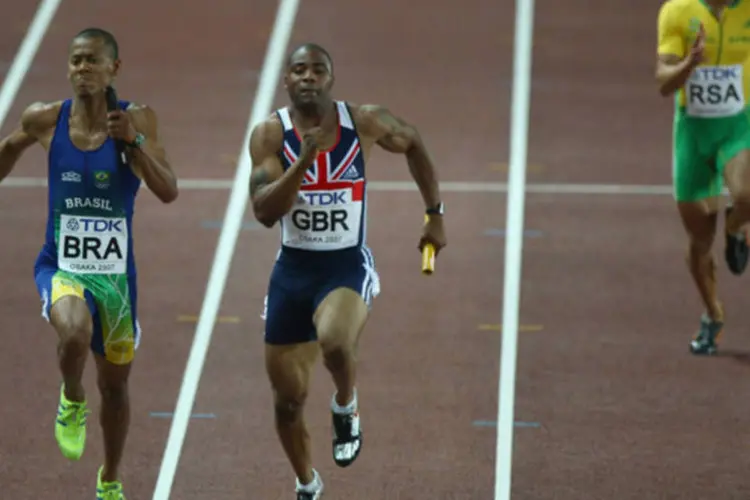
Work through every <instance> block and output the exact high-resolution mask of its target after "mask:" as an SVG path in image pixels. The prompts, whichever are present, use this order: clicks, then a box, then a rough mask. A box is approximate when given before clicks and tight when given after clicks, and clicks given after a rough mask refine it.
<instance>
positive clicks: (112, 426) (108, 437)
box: [94, 353, 131, 482]
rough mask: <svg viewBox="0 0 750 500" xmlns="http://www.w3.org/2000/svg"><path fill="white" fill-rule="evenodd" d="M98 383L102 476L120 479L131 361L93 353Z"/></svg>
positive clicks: (127, 426) (127, 423) (114, 479)
mask: <svg viewBox="0 0 750 500" xmlns="http://www.w3.org/2000/svg"><path fill="white" fill-rule="evenodd" d="M94 359H95V360H96V369H97V370H96V371H97V378H96V382H97V386H98V388H99V393H100V395H101V407H100V410H99V424H100V425H101V428H102V434H103V438H104V467H103V468H102V471H101V480H102V481H104V482H113V481H118V480H119V466H120V461H121V460H122V455H123V451H124V449H125V441H126V439H127V436H128V428H129V426H130V398H129V394H128V378H129V377H130V367H131V364H126V365H115V364H113V363H110V362H109V361H107V360H106V359H105V358H104V356H103V355H102V354H99V353H95V354H94Z"/></svg>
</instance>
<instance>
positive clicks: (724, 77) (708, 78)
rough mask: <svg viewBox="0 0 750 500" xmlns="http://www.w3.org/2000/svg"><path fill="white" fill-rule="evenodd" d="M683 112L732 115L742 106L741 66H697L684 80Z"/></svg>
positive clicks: (717, 115)
mask: <svg viewBox="0 0 750 500" xmlns="http://www.w3.org/2000/svg"><path fill="white" fill-rule="evenodd" d="M685 99H686V102H687V114H688V115H690V116H699V117H707V118H712V117H722V116H732V115H736V114H738V113H740V112H742V111H743V110H744V109H745V95H744V82H743V78H742V66H741V65H739V64H735V65H730V66H699V67H697V68H695V69H694V70H693V73H692V74H691V75H690V78H689V79H688V81H687V83H685Z"/></svg>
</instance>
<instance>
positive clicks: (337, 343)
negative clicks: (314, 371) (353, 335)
mask: <svg viewBox="0 0 750 500" xmlns="http://www.w3.org/2000/svg"><path fill="white" fill-rule="evenodd" d="M324 339H325V340H321V342H320V346H321V351H322V352H323V361H324V363H325V366H326V368H328V369H329V370H332V371H337V370H343V369H344V368H345V367H346V366H347V364H349V362H350V361H351V359H352V357H353V356H354V346H353V345H351V343H350V342H349V341H348V336H347V335H346V334H342V335H338V336H332V337H324Z"/></svg>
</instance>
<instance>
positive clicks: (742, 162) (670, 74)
mask: <svg viewBox="0 0 750 500" xmlns="http://www.w3.org/2000/svg"><path fill="white" fill-rule="evenodd" d="M657 53H658V59H657V66H656V79H657V81H658V83H659V90H660V92H661V95H663V96H671V95H673V94H674V95H675V116H674V144H673V166H672V169H673V181H674V196H675V199H676V201H677V206H678V209H679V213H680V216H681V218H682V222H683V225H684V227H685V230H686V232H687V234H688V237H689V250H688V256H687V261H688V267H689V269H690V272H691V274H692V276H693V279H694V281H695V284H696V286H697V288H698V291H699V292H700V296H701V298H702V300H703V303H704V304H705V307H706V310H705V313H704V314H703V316H702V318H701V325H700V329H699V331H698V333H697V334H696V335H695V337H694V338H693V340H692V341H691V343H690V351H691V352H692V353H694V354H713V353H715V352H716V350H717V339H718V337H719V335H720V334H721V333H722V329H723V326H724V308H723V306H722V303H721V301H720V300H719V297H718V293H717V289H716V287H717V283H716V264H715V261H714V258H713V255H712V246H713V242H714V236H715V232H716V226H717V218H718V217H717V214H718V211H719V198H720V196H721V193H722V188H723V187H724V185H725V184H726V187H727V189H728V191H729V194H730V197H731V201H730V203H729V204H728V206H727V207H726V209H725V216H726V219H725V228H724V229H725V231H724V232H725V235H724V240H725V249H724V258H725V260H726V263H727V265H728V267H729V269H730V271H731V272H732V273H734V274H736V275H740V274H742V273H743V271H744V270H745V267H746V266H747V262H748V254H749V251H748V242H747V235H746V231H745V225H746V223H747V222H748V221H750V108H749V107H748V103H747V100H748V98H749V97H750V0H666V1H665V2H664V3H663V4H662V6H661V7H660V9H659V14H658V50H657Z"/></svg>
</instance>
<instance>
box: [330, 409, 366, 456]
mask: <svg viewBox="0 0 750 500" xmlns="http://www.w3.org/2000/svg"><path fill="white" fill-rule="evenodd" d="M332 416H333V461H334V462H336V465H338V466H339V467H348V466H349V465H351V464H352V463H354V461H355V460H356V459H357V457H358V456H359V451H360V450H361V449H362V429H360V427H359V411H357V410H355V411H354V413H350V414H341V413H336V412H332Z"/></svg>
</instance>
